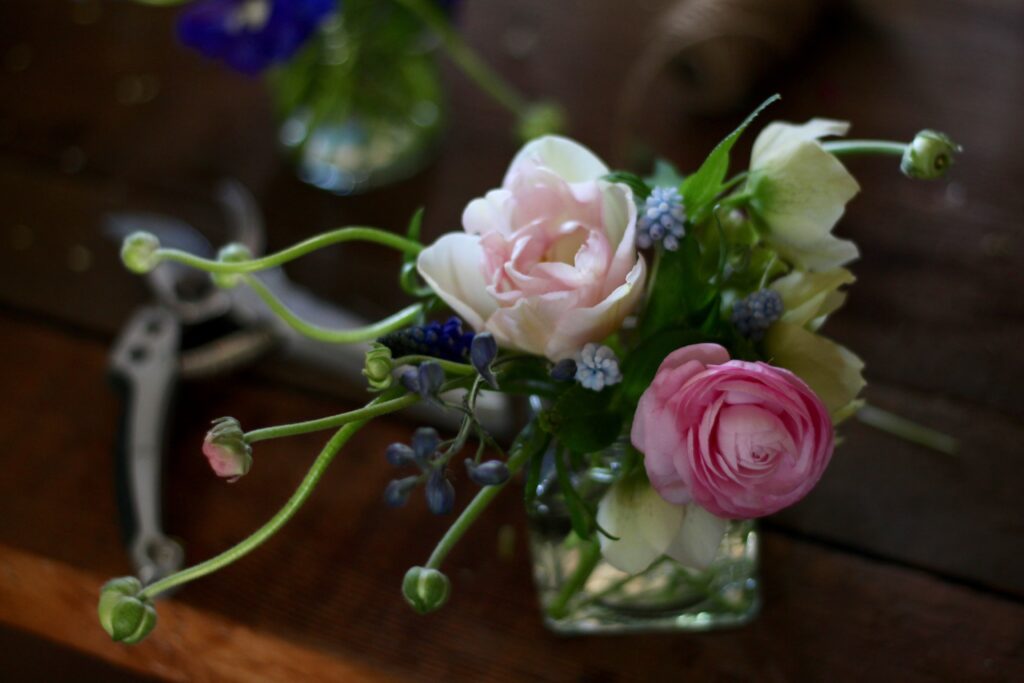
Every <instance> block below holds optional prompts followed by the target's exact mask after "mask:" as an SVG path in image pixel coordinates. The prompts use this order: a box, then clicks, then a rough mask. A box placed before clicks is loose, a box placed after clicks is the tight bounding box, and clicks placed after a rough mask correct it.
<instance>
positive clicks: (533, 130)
mask: <svg viewBox="0 0 1024 683" xmlns="http://www.w3.org/2000/svg"><path fill="white" fill-rule="evenodd" d="M563 130H565V112H564V111H563V110H562V108H561V107H560V106H558V105H557V104H553V103H551V102H539V103H537V104H531V105H530V106H529V108H528V109H527V110H526V113H525V114H523V116H522V118H521V119H519V129H518V133H519V137H520V139H521V140H522V141H523V142H529V141H530V140H533V139H534V138H539V137H541V136H544V135H553V134H556V133H560V132H562V131H563Z"/></svg>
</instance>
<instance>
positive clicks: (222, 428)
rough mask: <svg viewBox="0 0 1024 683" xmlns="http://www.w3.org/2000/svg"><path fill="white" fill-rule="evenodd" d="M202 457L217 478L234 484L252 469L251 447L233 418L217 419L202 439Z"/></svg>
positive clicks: (240, 426) (239, 425)
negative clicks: (203, 456)
mask: <svg viewBox="0 0 1024 683" xmlns="http://www.w3.org/2000/svg"><path fill="white" fill-rule="evenodd" d="M203 455H205V456H206V459H207V460H208V461H209V463H210V468H211V469H213V471H214V473H215V474H216V475H217V476H218V477H223V478H224V479H227V480H228V482H229V483H234V482H236V481H238V480H239V479H241V478H242V477H243V476H245V475H246V474H248V473H249V470H250V469H251V468H252V446H250V445H249V442H247V441H246V440H245V432H243V431H242V425H241V424H239V422H238V420H236V419H235V418H233V417H219V418H217V419H216V420H214V421H213V427H211V428H210V431H208V432H206V438H205V439H203Z"/></svg>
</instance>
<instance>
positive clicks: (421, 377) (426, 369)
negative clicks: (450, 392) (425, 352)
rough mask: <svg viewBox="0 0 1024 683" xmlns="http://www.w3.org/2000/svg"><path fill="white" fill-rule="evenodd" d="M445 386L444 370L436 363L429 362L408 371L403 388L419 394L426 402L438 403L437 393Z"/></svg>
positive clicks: (403, 381)
mask: <svg viewBox="0 0 1024 683" xmlns="http://www.w3.org/2000/svg"><path fill="white" fill-rule="evenodd" d="M442 384H444V370H443V369H442V368H441V366H440V365H438V364H437V363H436V362H435V361H427V362H426V363H421V364H420V365H419V366H417V367H415V368H412V369H410V370H406V371H405V374H403V375H402V386H403V387H405V388H406V389H408V390H409V391H411V392H413V393H416V394H419V395H420V397H421V398H422V399H423V400H425V401H436V400H437V392H438V391H440V390H441V385H442Z"/></svg>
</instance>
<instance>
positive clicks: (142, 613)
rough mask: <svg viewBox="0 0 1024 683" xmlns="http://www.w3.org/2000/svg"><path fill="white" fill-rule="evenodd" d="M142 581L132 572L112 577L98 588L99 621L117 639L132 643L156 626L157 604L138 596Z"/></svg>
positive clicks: (117, 640)
mask: <svg viewBox="0 0 1024 683" xmlns="http://www.w3.org/2000/svg"><path fill="white" fill-rule="evenodd" d="M141 593H142V583H141V582H140V581H139V580H138V579H136V578H135V577H134V576H124V577H121V578H119V579H112V580H110V581H108V582H107V583H106V584H104V586H103V588H102V589H101V590H100V601H99V605H98V606H97V610H96V611H97V613H98V615H99V619H100V625H101V626H102V627H103V630H104V631H106V632H107V635H109V636H110V637H111V639H113V640H114V641H116V642H119V643H128V644H129V645H134V644H135V643H138V642H140V641H142V640H143V639H144V638H145V637H146V636H147V635H149V632H150V631H152V630H153V628H154V627H155V626H156V608H155V607H153V603H152V602H150V600H149V598H145V597H141Z"/></svg>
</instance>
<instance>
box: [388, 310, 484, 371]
mask: <svg viewBox="0 0 1024 683" xmlns="http://www.w3.org/2000/svg"><path fill="white" fill-rule="evenodd" d="M474 336H475V335H474V334H473V333H472V332H464V331H463V329H462V320H460V319H459V318H458V317H455V316H453V317H451V318H449V319H448V320H447V321H445V322H444V323H439V322H436V321H435V322H432V323H428V324H426V325H416V326H413V327H406V328H405V329H401V330H396V331H394V332H390V333H388V334H386V335H384V336H383V337H380V338H379V339H378V340H377V342H378V343H380V344H383V345H384V346H386V347H388V348H389V349H391V354H392V355H393V356H395V357H396V358H398V357H400V356H414V355H418V356H433V357H435V358H441V359H443V360H450V361H454V362H456V363H464V362H465V361H466V360H467V359H468V358H469V351H470V348H472V345H473V337H474Z"/></svg>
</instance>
